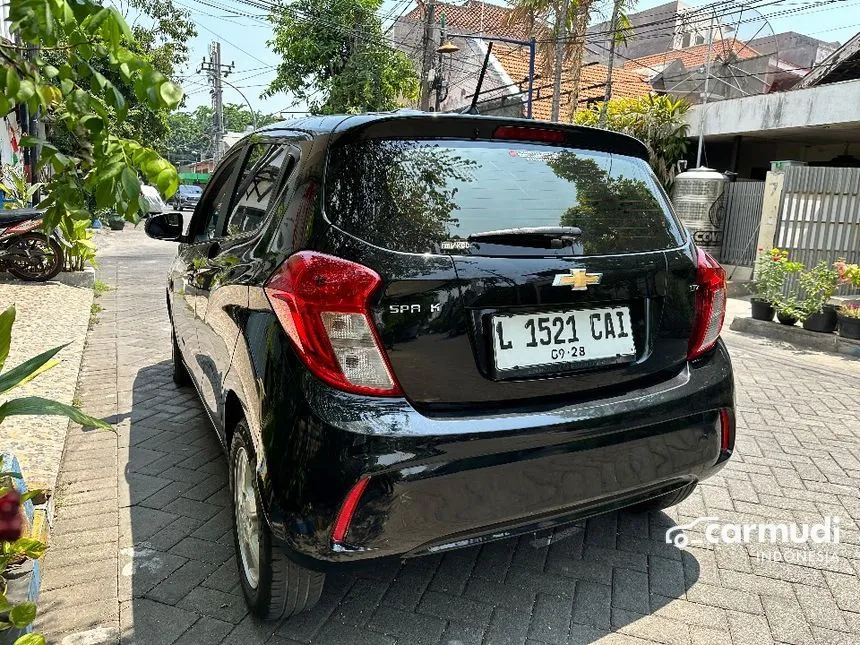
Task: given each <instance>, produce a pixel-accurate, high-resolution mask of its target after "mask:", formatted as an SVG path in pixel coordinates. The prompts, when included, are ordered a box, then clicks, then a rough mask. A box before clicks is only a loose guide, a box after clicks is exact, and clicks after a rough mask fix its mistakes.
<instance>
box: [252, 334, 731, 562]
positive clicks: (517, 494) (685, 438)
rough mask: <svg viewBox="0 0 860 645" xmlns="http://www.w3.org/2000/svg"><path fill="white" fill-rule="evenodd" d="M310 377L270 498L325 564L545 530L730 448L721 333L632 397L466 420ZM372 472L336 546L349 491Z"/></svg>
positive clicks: (286, 524) (287, 534)
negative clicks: (724, 429) (725, 442)
mask: <svg viewBox="0 0 860 645" xmlns="http://www.w3.org/2000/svg"><path fill="white" fill-rule="evenodd" d="M302 382H303V388H302V389H303V394H302V397H301V399H302V403H303V405H300V406H298V407H297V408H294V409H293V411H292V412H293V413H294V414H295V415H296V416H294V417H293V418H294V419H297V422H296V424H295V425H294V426H293V431H294V432H297V431H300V430H299V428H302V429H303V430H302V431H303V432H305V433H306V434H305V436H304V438H303V439H302V440H301V444H302V446H301V447H302V448H303V449H304V452H305V455H304V456H302V457H297V453H298V452H300V451H297V450H296V448H297V446H296V445H291V446H290V447H287V446H283V447H278V445H277V443H275V444H270V447H271V448H272V449H273V450H274V451H275V452H274V453H270V454H269V455H268V456H267V461H268V464H267V469H268V478H267V482H268V485H269V490H268V494H267V495H265V497H266V498H267V499H268V500H269V501H270V503H269V505H268V506H269V508H268V512H267V516H268V517H269V519H270V524H271V526H272V529H273V532H274V533H275V535H276V536H277V537H279V538H280V539H281V540H282V542H283V544H284V546H285V547H286V549H287V551H288V553H289V554H290V555H291V556H292V557H294V558H296V559H298V560H300V561H302V562H303V563H304V564H306V565H309V566H317V567H324V566H325V565H326V564H327V563H335V562H346V561H352V560H360V559H365V558H372V557H381V556H390V555H406V556H412V555H422V554H425V553H431V552H437V551H444V550H447V549H450V548H457V547H461V546H467V545H470V544H475V543H478V542H482V541H485V540H490V539H499V538H503V537H508V536H510V535H515V534H518V533H524V532H530V531H534V530H539V529H544V528H548V527H552V526H557V525H561V524H565V523H568V522H571V521H574V520H576V519H579V518H582V517H587V516H589V515H595V514H598V513H602V512H606V511H608V510H614V509H617V508H622V507H624V506H628V505H630V504H634V503H637V502H640V501H644V500H647V499H650V498H653V497H656V496H658V495H661V494H663V493H666V492H669V491H672V490H676V489H678V488H680V487H682V486H685V485H687V484H689V483H691V482H696V481H700V480H702V479H704V478H706V477H708V476H709V475H711V474H713V473H714V472H716V471H717V470H719V469H720V468H721V467H722V463H723V462H724V461H725V459H726V458H727V456H728V454H727V453H726V452H724V451H722V452H721V448H720V436H721V432H720V413H719V411H720V409H724V408H728V409H733V407H734V400H733V397H734V392H733V380H732V369H731V363H730V360H729V357H728V354H727V352H726V350H725V347H724V346H723V344H722V342H720V343H719V344H718V346H717V348H716V349H715V350H714V351H713V352H712V353H710V354H709V355H708V356H706V357H704V358H703V359H700V360H699V361H697V362H696V363H694V364H690V365H688V366H686V367H685V368H684V369H683V370H682V371H681V372H680V373H679V374H677V375H676V376H674V377H673V378H670V379H668V380H667V381H665V382H663V383H661V384H659V385H655V386H652V387H648V388H643V389H641V390H637V391H633V392H628V393H627V394H626V395H624V396H617V397H612V398H607V399H602V400H596V401H589V402H585V403H577V404H573V405H564V406H555V407H549V408H543V409H532V410H528V411H522V410H518V411H517V412H504V413H499V414H494V415H482V416H475V417H469V418H467V417H463V416H462V415H458V416H456V417H432V418H431V417H428V416H426V415H423V414H421V413H419V412H418V411H416V410H415V409H414V408H413V407H412V406H411V405H409V403H408V402H407V401H405V400H403V399H383V400H380V399H368V398H367V397H358V396H353V395H348V394H345V393H342V392H338V391H335V390H332V389H330V388H327V387H324V386H321V385H320V384H319V383H318V382H316V381H315V380H313V379H311V378H310V377H308V376H306V377H305V378H303V379H302ZM289 443H290V444H294V442H292V441H291V442H289ZM311 446H313V448H311ZM284 450H288V451H289V452H290V453H291V454H289V455H287V454H283V451H284ZM310 452H313V453H314V454H313V457H312V458H310V459H308V458H307V455H308V454H309V453H310ZM275 454H277V455H278V456H277V457H276V458H277V460H278V461H279V463H280V466H279V467H275V466H273V464H272V458H273V457H274V456H275ZM276 468H277V470H276ZM281 468H283V469H285V470H283V471H282V470H281ZM287 469H288V470H287ZM286 472H289V473H290V475H289V477H288V478H283V477H282V476H281V475H283V474H285V473H286ZM368 475H369V476H370V483H369V485H368V486H367V488H366V490H365V492H364V494H363V495H362V497H361V499H360V501H359V503H358V506H357V508H356V511H355V515H354V517H353V520H352V523H351V524H350V528H349V531H348V533H347V535H346V539H345V540H344V543H343V544H341V545H335V544H333V543H332V541H331V537H330V536H331V529H332V526H333V524H334V521H335V518H336V515H337V512H338V510H339V508H340V505H341V502H342V501H343V499H344V497H345V496H346V494H347V492H348V491H349V489H350V488H351V487H352V486H353V485H354V484H355V482H356V481H357V480H358V479H359V477H364V476H368Z"/></svg>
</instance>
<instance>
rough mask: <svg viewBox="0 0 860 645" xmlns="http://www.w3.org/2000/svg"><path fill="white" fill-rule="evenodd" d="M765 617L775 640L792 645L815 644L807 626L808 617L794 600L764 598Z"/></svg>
mask: <svg viewBox="0 0 860 645" xmlns="http://www.w3.org/2000/svg"><path fill="white" fill-rule="evenodd" d="M761 603H762V605H764V615H765V616H766V617H767V622H768V624H769V625H770V630H771V633H772V634H773V637H774V639H775V640H777V641H780V642H783V643H792V645H807V644H809V643H813V642H814V640H815V639H814V638H813V636H812V632H811V631H810V629H809V627H807V625H806V616H804V615H803V611H802V610H801V608H800V604H798V602H797V600H795V599H794V598H782V597H776V596H764V595H763V596H762V597H761Z"/></svg>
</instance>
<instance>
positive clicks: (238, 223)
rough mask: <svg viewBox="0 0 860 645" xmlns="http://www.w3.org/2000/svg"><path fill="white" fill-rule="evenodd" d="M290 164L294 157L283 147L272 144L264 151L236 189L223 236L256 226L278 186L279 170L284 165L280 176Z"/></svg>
mask: <svg viewBox="0 0 860 645" xmlns="http://www.w3.org/2000/svg"><path fill="white" fill-rule="evenodd" d="M294 163H295V159H294V157H293V156H292V155H291V154H290V152H289V149H288V148H287V147H286V146H272V147H270V148H269V149H268V150H267V151H266V153H265V156H263V157H262V158H261V159H260V160H259V161H258V163H257V164H256V168H254V169H252V170H251V174H250V175H249V176H248V177H247V178H246V180H245V183H244V186H240V188H239V195H238V196H237V199H236V203H235V206H234V207H233V212H232V213H231V214H230V217H229V219H228V220H227V229H226V234H227V235H241V234H242V233H249V232H251V231H255V230H256V229H257V228H259V227H260V225H261V224H262V223H263V218H264V217H265V215H266V212H267V210H268V208H269V203H270V202H271V199H272V196H273V194H274V192H275V191H276V190H277V188H278V177H279V176H280V175H281V169H282V168H284V176H289V173H290V172H292V167H293V165H294ZM246 165H248V164H246Z"/></svg>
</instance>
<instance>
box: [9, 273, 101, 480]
mask: <svg viewBox="0 0 860 645" xmlns="http://www.w3.org/2000/svg"><path fill="white" fill-rule="evenodd" d="M92 302H93V290H92V289H91V288H90V287H72V286H68V285H66V284H61V283H60V282H56V281H52V282H48V283H38V282H37V283H33V282H22V281H20V280H16V279H14V278H12V277H11V276H10V275H9V274H8V273H0V308H2V309H6V307H8V306H10V305H15V307H16V309H17V317H16V321H15V326H14V327H13V328H12V348H11V351H10V353H9V358H8V359H7V361H6V369H9V368H11V367H14V366H16V365H18V364H19V363H22V362H23V361H25V360H27V359H29V358H31V357H33V356H36V355H37V354H40V353H41V352H44V351H45V350H48V349H50V348H52V347H56V346H57V345H62V344H64V343H69V345H68V346H67V347H66V348H64V349H63V350H62V351H61V352H60V353H59V354H58V355H57V358H58V359H60V364H59V365H57V366H56V367H54V368H53V369H52V370H50V371H48V372H46V373H44V374H42V375H40V376H39V377H37V378H36V379H35V380H34V381H32V382H30V383H28V384H26V385H24V386H22V387H20V388H17V389H15V390H14V391H13V392H12V393H11V394H12V395H13V396H15V397H16V398H17V397H20V396H43V397H48V398H52V399H55V400H57V401H61V402H62V403H67V404H70V403H72V400H73V397H74V395H75V387H76V385H77V381H78V371H79V370H80V366H81V355H82V353H83V350H84V340H85V339H86V334H87V324H88V322H89V318H90V305H91V304H92ZM68 425H69V422H68V421H67V420H66V419H65V418H64V417H54V416H51V417H48V416H19V417H9V418H8V419H6V420H5V421H3V423H2V424H0V450H2V451H3V452H12V453H14V454H15V455H16V456H17V457H18V460H19V461H20V462H21V468H22V470H23V474H24V477H25V479H26V480H27V485H28V486H29V488H31V489H32V488H47V489H51V490H53V488H54V486H55V483H56V479H57V473H58V472H59V469H60V459H61V457H62V454H63V445H64V444H65V441H66V431H67V429H68Z"/></svg>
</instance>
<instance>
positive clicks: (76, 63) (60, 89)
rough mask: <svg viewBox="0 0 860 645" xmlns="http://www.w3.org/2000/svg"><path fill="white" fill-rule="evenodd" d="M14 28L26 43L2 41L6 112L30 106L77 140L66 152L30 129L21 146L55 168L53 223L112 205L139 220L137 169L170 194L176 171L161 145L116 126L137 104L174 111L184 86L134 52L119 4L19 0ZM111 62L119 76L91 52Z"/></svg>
mask: <svg viewBox="0 0 860 645" xmlns="http://www.w3.org/2000/svg"><path fill="white" fill-rule="evenodd" d="M9 18H10V21H11V29H12V31H13V32H14V33H17V34H18V36H19V37H20V39H21V42H22V43H23V45H22V46H19V45H15V44H13V43H10V42H8V41H0V58H2V59H3V61H4V64H5V70H4V71H3V72H2V73H0V114H6V113H7V112H9V110H10V109H12V108H14V107H16V106H18V105H21V104H26V105H27V107H28V109H29V110H30V111H31V112H32V113H35V112H36V111H41V112H42V114H44V115H46V118H48V119H50V120H51V123H52V124H53V127H54V128H56V129H57V130H58V131H63V132H64V134H65V135H66V136H67V138H68V140H69V141H71V142H72V143H73V144H74V145H73V146H71V148H72V150H69V151H63V150H60V149H59V147H58V146H57V145H55V144H54V143H53V142H51V141H48V140H42V139H38V138H36V137H33V136H29V137H24V138H23V139H22V141H21V144H22V145H23V146H26V147H31V148H34V147H39V148H41V156H40V161H39V168H38V169H37V170H41V169H45V168H50V170H51V173H52V174H51V175H50V178H49V179H48V180H47V183H46V193H47V196H46V197H45V198H44V199H43V200H42V201H41V203H40V204H39V206H40V207H41V208H44V209H46V210H45V216H44V218H43V219H44V221H45V226H46V228H47V229H48V230H50V229H52V228H54V227H55V226H57V225H59V224H60V223H61V222H65V223H66V224H69V223H70V222H73V221H74V220H86V221H89V220H90V219H92V209H93V208H97V209H113V210H116V211H118V212H119V213H120V214H121V215H123V216H124V217H125V218H126V219H128V220H129V221H133V222H136V221H137V220H138V217H139V216H138V213H139V212H141V211H142V212H146V210H147V209H148V204H147V202H146V200H144V199H143V197H142V196H141V192H140V179H139V176H140V175H139V173H140V174H142V175H143V176H144V177H145V178H146V179H147V181H149V182H150V183H153V184H155V185H156V186H158V188H159V190H160V191H161V192H162V193H163V194H164V195H165V196H166V197H167V196H170V195H172V194H173V193H174V192H175V191H176V187H177V186H178V183H179V178H178V176H177V174H176V169H175V168H174V167H173V166H172V165H170V163H169V162H167V161H165V160H164V159H163V158H162V157H161V156H160V155H159V154H158V153H157V152H155V151H154V150H153V149H151V148H149V147H147V146H144V145H142V144H141V143H139V142H138V141H136V140H134V139H131V138H127V137H123V136H122V135H121V134H118V133H117V128H118V127H120V128H121V127H123V126H124V125H125V124H126V123H127V121H128V119H129V115H130V112H131V110H132V109H134V108H135V107H137V106H140V105H146V106H148V107H149V108H151V109H153V110H160V109H172V108H174V107H176V106H177V105H178V104H179V102H180V101H181V100H182V90H180V89H179V87H177V86H176V85H174V84H173V83H171V82H170V81H169V80H168V79H167V77H166V76H165V75H164V74H163V73H162V72H159V71H158V70H157V69H155V67H153V65H152V63H151V62H149V61H148V60H147V59H146V58H145V57H143V56H141V55H139V54H137V53H135V50H134V46H135V41H134V37H133V35H132V33H131V31H130V30H129V28H128V25H127V24H126V23H125V21H124V20H123V19H122V17H121V16H120V15H119V13H118V12H117V11H116V9H114V8H112V7H104V6H102V5H100V4H97V3H96V2H95V1H94V0H74V1H69V0H11V2H10V5H9ZM27 45H30V46H33V47H39V48H41V50H42V52H45V53H47V52H51V51H62V52H64V54H65V57H64V62H63V63H62V64H61V65H59V66H56V65H52V64H50V63H49V62H48V61H47V60H46V58H45V56H44V55H42V54H37V55H36V56H35V57H33V58H31V57H30V56H29V55H28V51H27ZM94 57H95V58H96V59H98V60H105V61H106V62H107V67H108V68H109V70H110V71H111V75H112V76H114V75H115V76H116V77H119V78H120V79H121V80H122V81H123V84H124V85H123V87H126V88H130V90H128V91H126V92H124V91H123V87H121V86H120V85H119V84H118V83H116V82H114V81H113V80H111V78H109V77H108V76H106V75H105V74H103V73H102V72H100V71H99V70H98V69H96V67H95V66H94V65H93V64H92V63H91V60H92V59H93V58H94Z"/></svg>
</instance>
